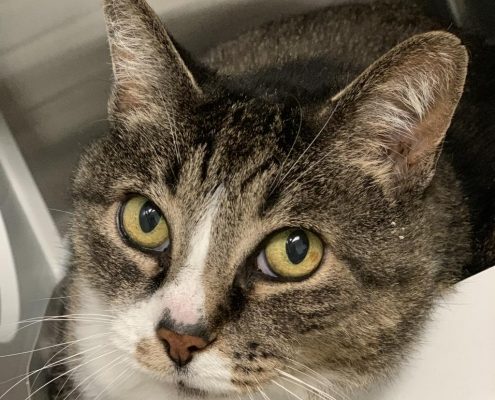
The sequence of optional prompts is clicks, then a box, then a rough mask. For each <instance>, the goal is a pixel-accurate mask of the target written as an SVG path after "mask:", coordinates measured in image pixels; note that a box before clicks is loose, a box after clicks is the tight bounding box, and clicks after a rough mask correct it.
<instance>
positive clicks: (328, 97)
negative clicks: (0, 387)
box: [48, 0, 495, 400]
mask: <svg viewBox="0 0 495 400" xmlns="http://www.w3.org/2000/svg"><path fill="white" fill-rule="evenodd" d="M104 3H105V6H104V11H105V17H106V22H107V27H108V36H109V43H110V50H111V56H112V63H113V73H114V83H113V90H112V94H111V98H110V102H109V121H110V125H111V128H110V132H109V133H108V135H106V136H105V137H103V138H101V139H100V140H98V141H97V142H96V143H94V144H93V145H92V146H90V147H89V149H87V151H86V152H85V154H84V155H83V157H82V160H81V162H80V165H79V167H78V170H77V172H76V175H75V178H74V182H73V200H74V209H75V216H74V219H73V224H72V228H71V232H70V243H71V246H70V247H71V254H72V256H71V259H70V262H69V266H68V271H67V277H66V279H65V281H64V298H65V301H64V310H63V313H64V315H66V316H67V318H66V319H67V321H64V322H62V323H60V325H59V327H58V335H57V339H56V340H57V341H58V343H67V344H66V345H64V346H63V347H56V348H55V349H54V350H53V353H52V355H51V358H52V361H53V360H56V361H57V363H56V365H55V366H54V367H53V368H52V369H51V375H50V379H49V381H48V382H50V393H51V396H52V398H53V399H59V400H62V399H64V400H74V399H81V400H88V399H93V400H95V399H118V400H128V399H133V400H136V399H146V400H163V399H167V400H172V399H175V398H183V399H188V398H195V397H200V398H201V397H204V398H229V399H236V398H241V397H242V398H244V396H246V398H250V397H251V398H259V399H261V398H266V396H269V397H270V398H272V399H280V398H291V397H292V396H294V398H300V399H309V398H325V399H326V398H333V397H335V398H343V396H349V395H352V391H353V390H357V389H358V388H359V390H361V388H366V387H369V386H370V385H373V384H375V383H377V382H380V381H382V380H383V379H385V378H388V377H390V376H393V372H394V371H395V370H396V369H397V367H398V366H399V365H400V363H401V362H402V361H403V360H404V359H405V358H406V357H407V354H408V352H409V350H410V349H411V347H412V346H413V345H414V342H415V338H417V337H418V333H419V332H420V330H421V328H422V326H423V323H424V322H425V320H426V319H427V318H428V315H429V311H430V310H431V307H432V306H433V304H434V302H435V299H436V298H437V297H438V296H439V295H440V294H441V293H443V292H444V291H445V290H448V288H449V287H450V286H451V285H452V284H453V283H454V282H456V281H457V280H458V279H460V278H461V277H462V273H463V271H464V273H472V272H473V271H476V270H479V269H481V268H482V267H484V266H488V265H489V264H490V263H493V262H494V256H493V243H494V236H493V224H494V219H493V216H494V213H493V204H494V202H493V198H494V190H495V189H494V188H495V185H494V177H495V171H494V169H495V160H494V154H495V151H494V149H495V145H494V138H495V128H494V126H495V124H494V123H493V121H494V116H493V114H494V113H493V111H494V104H495V99H494V94H493V93H495V85H494V84H493V78H491V77H490V74H489V72H490V70H491V71H492V73H493V71H495V61H494V57H493V55H490V54H491V53H490V52H491V51H492V50H491V49H489V48H488V47H486V46H483V43H482V42H481V41H480V40H478V39H477V38H475V37H470V36H462V35H461V37H463V39H462V42H461V39H459V37H458V35H460V33H457V34H456V35H454V34H453V33H449V32H446V31H444V30H442V25H441V24H440V23H438V22H435V21H433V20H431V19H429V18H428V17H426V16H424V15H423V11H422V8H421V7H420V6H415V5H412V4H410V2H409V3H408V4H402V3H398V2H376V3H372V4H361V5H341V6H334V7H331V8H328V9H325V10H319V11H317V12H313V13H311V14H308V15H304V16H296V17H291V18H288V19H286V20H283V21H278V22H273V23H270V24H267V25H264V26H262V27H260V28H257V29H254V30H252V31H250V32H247V33H245V34H243V35H241V36H240V37H239V38H237V39H236V40H233V41H231V42H227V43H224V44H221V45H219V46H218V47H216V48H215V49H213V50H211V51H210V52H209V53H208V54H207V55H206V56H204V57H203V58H202V59H201V60H194V57H192V56H191V55H190V54H189V53H188V52H186V51H185V50H184V49H182V48H181V47H180V46H179V45H178V44H177V43H176V42H175V41H174V39H173V38H171V36H169V35H168V33H167V31H166V29H165V28H164V26H163V25H162V23H161V22H160V20H159V19H158V17H157V16H156V15H155V14H154V13H153V11H152V10H151V9H150V7H149V6H148V5H147V4H146V3H145V1H144V0H105V1H104ZM450 30H452V29H450ZM466 46H467V47H468V48H469V50H467V49H466ZM468 54H469V55H470V57H468ZM469 58H470V59H471V60H469ZM466 76H467V85H466V87H465V82H466ZM490 79H491V80H490ZM463 93H464V94H463ZM461 96H462V100H461ZM446 135H447V136H446ZM442 148H443V150H442ZM310 378H312V379H313V380H311V379H310ZM315 380H316V382H319V383H322V382H324V383H325V384H324V385H319V384H318V383H315ZM308 382H313V383H311V384H309V383H308ZM324 393H328V394H324ZM284 396H285V397H284ZM295 396H298V397H295ZM331 396H333V397H331Z"/></svg>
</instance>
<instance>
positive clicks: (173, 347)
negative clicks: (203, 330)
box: [157, 328, 210, 366]
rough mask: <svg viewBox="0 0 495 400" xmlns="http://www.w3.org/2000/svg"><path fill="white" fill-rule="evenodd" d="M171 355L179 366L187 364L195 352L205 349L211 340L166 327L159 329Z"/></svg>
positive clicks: (160, 335)
mask: <svg viewBox="0 0 495 400" xmlns="http://www.w3.org/2000/svg"><path fill="white" fill-rule="evenodd" d="M157 335H158V338H159V339H160V341H161V342H162V343H163V345H164V347H165V350H166V352H167V354H168V355H169V357H170V358H171V359H172V360H173V361H174V362H175V363H176V364H177V365H179V366H184V365H186V364H187V363H188V362H189V361H191V359H192V355H193V353H195V352H197V351H199V350H202V349H204V348H205V347H207V346H208V344H209V343H210V342H208V341H206V340H205V339H203V338H201V337H198V336H190V335H183V334H179V333H177V332H174V331H171V330H169V329H166V328H160V329H158V330H157Z"/></svg>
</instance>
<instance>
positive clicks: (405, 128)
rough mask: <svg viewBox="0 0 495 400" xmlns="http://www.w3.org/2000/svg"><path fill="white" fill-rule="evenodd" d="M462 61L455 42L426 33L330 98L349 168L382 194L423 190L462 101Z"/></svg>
mask: <svg viewBox="0 0 495 400" xmlns="http://www.w3.org/2000/svg"><path fill="white" fill-rule="evenodd" d="M467 63H468V56H467V52H466V49H465V47H464V46H463V45H462V44H461V42H460V40H459V39H458V38H457V37H456V36H454V35H452V34H449V33H446V32H429V33H425V34H420V35H416V36H413V37H412V38H410V39H408V40H406V41H404V42H402V43H401V44H399V45H398V46H396V47H395V48H393V49H392V50H390V51H389V52H388V53H387V54H385V55H384V56H383V57H381V58H380V59H378V61H376V62H375V63H374V64H372V65H371V66H370V67H369V68H368V69H367V70H365V71H364V72H363V73H362V74H361V75H360V76H358V78H356V79H355V80H354V81H353V82H352V83H351V84H350V85H349V86H348V87H347V88H345V89H344V90H343V91H342V92H340V93H339V94H337V95H336V96H335V97H334V98H333V99H332V100H333V102H334V111H335V113H336V114H340V117H341V118H339V120H340V121H343V130H344V132H347V136H346V135H344V136H346V137H345V138H343V141H346V142H347V148H348V150H349V151H348V152H347V154H346V157H348V160H349V162H351V163H353V164H354V165H356V166H358V167H359V168H361V169H362V170H363V171H364V172H365V173H366V174H368V175H370V176H371V177H372V178H373V179H374V180H375V181H376V182H378V183H379V184H381V185H382V186H383V188H384V190H385V191H387V192H393V191H398V190H399V191H401V190H404V189H405V190H417V189H419V190H422V189H424V188H425V187H426V186H427V185H428V184H429V182H430V180H431V178H432V177H433V174H434V167H435V163H436V160H437V157H438V155H439V152H440V147H441V143H442V141H443V139H444V137H445V133H446V131H447V129H448V127H449V125H450V122H451V119H452V116H453V114H454V111H455V109H456V106H457V103H458V102H459V99H460V97H461V94H462V91H463V87H464V82H465V78H466V72H467ZM349 145H350V147H349Z"/></svg>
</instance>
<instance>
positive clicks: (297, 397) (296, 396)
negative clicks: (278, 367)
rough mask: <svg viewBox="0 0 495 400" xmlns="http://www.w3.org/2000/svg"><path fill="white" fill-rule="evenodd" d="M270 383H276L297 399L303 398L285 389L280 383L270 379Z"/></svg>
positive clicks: (301, 399)
mask: <svg viewBox="0 0 495 400" xmlns="http://www.w3.org/2000/svg"><path fill="white" fill-rule="evenodd" d="M272 383H274V384H275V385H277V386H278V387H280V388H282V389H283V390H285V391H286V392H287V393H289V394H291V395H292V396H294V397H295V398H296V399H299V400H304V399H303V398H302V397H299V396H298V395H297V394H295V393H294V392H292V391H290V390H289V389H287V388H286V387H285V386H283V385H281V384H280V383H278V382H276V381H274V380H272Z"/></svg>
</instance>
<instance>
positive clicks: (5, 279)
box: [0, 210, 20, 343]
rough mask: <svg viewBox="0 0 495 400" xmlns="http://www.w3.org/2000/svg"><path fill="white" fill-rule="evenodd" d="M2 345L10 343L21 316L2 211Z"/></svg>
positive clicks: (0, 246) (0, 291) (0, 300)
mask: <svg viewBox="0 0 495 400" xmlns="http://www.w3.org/2000/svg"><path fill="white" fill-rule="evenodd" d="M0 266H1V268H0V343H7V342H10V341H11V340H12V339H13V338H14V336H15V334H16V331H17V323H18V322H19V316H20V298H19V286H18V283H17V273H16V270H15V264H14V255H13V254H12V248H11V247H10V241H9V236H8V234H7V228H6V227H5V223H4V222H3V217H2V211H1V210H0Z"/></svg>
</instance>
